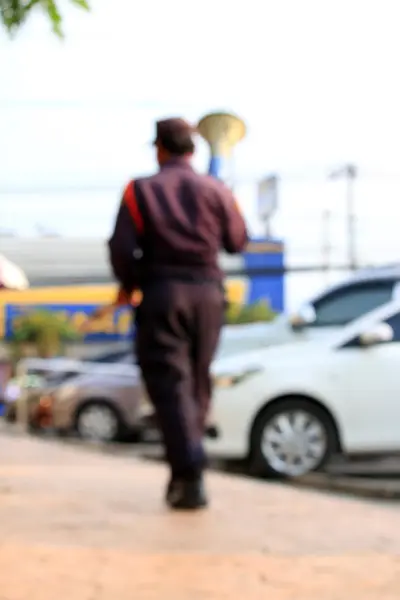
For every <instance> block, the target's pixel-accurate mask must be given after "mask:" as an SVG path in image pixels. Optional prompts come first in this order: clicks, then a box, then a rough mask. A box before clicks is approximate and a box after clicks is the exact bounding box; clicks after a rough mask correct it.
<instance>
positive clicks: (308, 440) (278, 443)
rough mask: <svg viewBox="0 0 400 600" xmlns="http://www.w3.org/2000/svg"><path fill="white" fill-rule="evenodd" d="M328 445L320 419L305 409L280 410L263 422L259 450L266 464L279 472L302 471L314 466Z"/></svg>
mask: <svg viewBox="0 0 400 600" xmlns="http://www.w3.org/2000/svg"><path fill="white" fill-rule="evenodd" d="M326 449H327V437H326V431H325V428H324V426H323V425H322V423H321V422H320V421H319V420H318V419H317V418H316V417H314V416H313V415H311V414H310V413H307V412H305V411H301V410H298V411H291V412H283V413H279V414H278V415H276V416H275V417H273V418H272V419H271V420H270V421H269V422H268V423H267V425H266V427H265V429H264V432H263V435H262V440H261V450H262V453H263V456H264V457H265V459H266V460H267V462H268V464H269V465H270V466H271V467H272V468H273V469H274V471H276V472H278V473H282V474H284V475H289V476H292V477H293V476H299V475H304V474H305V473H308V472H310V471H313V470H314V469H316V468H317V467H318V466H319V465H320V464H321V462H322V460H323V458H324V455H325V452H326Z"/></svg>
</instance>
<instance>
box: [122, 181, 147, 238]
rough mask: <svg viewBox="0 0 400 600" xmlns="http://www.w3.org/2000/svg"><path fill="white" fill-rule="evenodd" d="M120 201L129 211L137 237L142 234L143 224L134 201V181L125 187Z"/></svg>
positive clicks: (135, 200)
mask: <svg viewBox="0 0 400 600" xmlns="http://www.w3.org/2000/svg"><path fill="white" fill-rule="evenodd" d="M122 201H123V202H124V203H125V204H126V206H127V208H128V210H129V213H130V215H131V217H132V220H133V222H134V224H135V226H136V230H137V232H138V234H139V235H140V234H142V233H143V231H144V223H143V217H142V215H141V213H140V210H139V207H138V203H137V199H136V190H135V182H134V181H130V182H129V183H128V185H127V186H126V188H125V191H124V195H123V200H122Z"/></svg>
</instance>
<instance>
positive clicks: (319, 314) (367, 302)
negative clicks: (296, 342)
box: [312, 282, 393, 327]
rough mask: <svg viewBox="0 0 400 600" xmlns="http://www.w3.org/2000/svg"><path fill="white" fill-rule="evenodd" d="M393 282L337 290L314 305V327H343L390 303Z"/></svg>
mask: <svg viewBox="0 0 400 600" xmlns="http://www.w3.org/2000/svg"><path fill="white" fill-rule="evenodd" d="M392 292H393V282H384V283H380V282H376V283H369V284H362V285H357V286H348V287H346V288H342V289H339V290H335V291H334V292H332V293H331V294H328V295H327V296H324V297H323V298H320V299H319V300H317V301H316V302H315V303H314V309H315V321H314V322H313V323H312V325H314V326H319V327H322V326H335V325H336V326H341V325H346V324H347V323H349V322H350V321H353V320H355V319H358V318H359V317H361V316H362V315H363V314H366V313H368V312H370V311H371V310H374V309H375V308H377V307H378V306H381V305H382V304H385V303H386V302H389V301H390V300H391V298H392Z"/></svg>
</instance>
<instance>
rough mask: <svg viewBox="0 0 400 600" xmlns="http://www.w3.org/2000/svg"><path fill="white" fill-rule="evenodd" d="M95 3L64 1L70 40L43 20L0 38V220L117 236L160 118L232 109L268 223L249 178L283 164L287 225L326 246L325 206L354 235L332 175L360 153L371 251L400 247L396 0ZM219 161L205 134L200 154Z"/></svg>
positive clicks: (248, 188)
mask: <svg viewBox="0 0 400 600" xmlns="http://www.w3.org/2000/svg"><path fill="white" fill-rule="evenodd" d="M91 3H92V6H93V10H92V12H91V13H89V14H85V13H83V12H81V11H79V10H76V9H72V8H66V9H65V11H64V14H65V33H66V40H65V41H64V42H60V41H59V40H57V39H55V38H54V37H53V36H52V35H51V34H50V33H49V28H48V24H47V23H46V21H44V20H42V19H41V18H35V19H33V20H32V21H31V22H30V23H29V24H28V25H27V26H26V27H25V28H24V29H23V30H22V31H21V32H20V33H19V34H18V36H17V37H16V39H15V40H13V41H12V42H11V41H9V40H8V39H7V38H6V36H5V34H4V33H1V34H0V56H1V80H0V81H1V85H0V160H1V163H0V164H1V169H0V203H1V205H0V217H1V218H0V225H1V226H3V227H12V226H13V225H14V223H15V221H16V220H18V223H19V230H20V231H21V232H22V233H25V234H28V233H30V232H31V231H32V228H33V226H34V224H35V223H36V222H42V223H46V224H47V225H49V226H50V227H54V228H55V229H58V230H60V231H63V232H66V233H69V234H77V235H83V234H85V233H87V234H88V235H106V233H108V230H109V227H110V226H111V221H112V218H113V215H114V213H115V207H116V203H117V200H118V193H119V189H120V188H121V187H122V186H123V184H124V182H125V181H126V179H127V178H129V177H131V176H134V175H139V174H142V173H146V172H148V171H151V170H153V169H154V168H155V165H154V157H153V153H152V149H151V147H150V146H149V140H151V138H152V136H153V121H154V119H156V118H160V117H163V116H171V115H172V116H175V115H180V114H181V115H183V116H185V117H186V118H188V119H191V120H193V121H195V120H197V119H198V118H199V117H201V116H202V115H203V114H204V113H206V112H208V111H210V110H218V109H223V110H233V111H235V112H236V113H238V114H240V115H241V116H243V118H244V119H245V120H246V122H247V125H248V135H247V138H246V140H245V141H244V142H243V143H242V144H241V145H240V147H239V148H238V149H237V152H236V156H235V165H236V167H235V172H236V177H237V179H238V182H239V183H238V186H237V190H238V195H239V198H240V200H241V202H242V205H243V207H244V210H245V212H246V215H247V216H248V218H249V221H250V222H251V224H252V228H253V230H254V231H255V232H257V220H256V212H255V211H256V199H255V188H254V185H251V182H254V181H255V180H256V179H257V178H258V177H260V176H262V175H264V174H265V173H268V172H271V171H275V170H276V171H279V172H280V173H281V174H282V176H283V184H282V188H281V213H280V216H279V218H277V220H276V224H275V227H276V229H277V233H279V234H281V235H285V237H286V238H290V240H293V239H294V238H295V237H296V235H297V238H296V239H298V240H299V235H301V236H302V237H306V238H307V241H306V242H302V241H301V240H300V241H298V244H300V246H301V245H302V247H303V246H304V247H305V246H307V244H308V246H310V244H311V245H313V244H314V246H315V244H320V239H321V236H322V229H321V223H320V221H321V210H322V208H323V207H324V206H325V205H326V206H328V208H331V209H332V210H333V212H334V213H335V214H334V216H333V225H332V228H333V229H332V231H333V232H334V233H333V235H334V237H335V238H336V240H338V242H337V244H338V245H340V244H342V241H343V240H341V238H343V235H344V232H345V226H344V222H343V210H344V202H343V199H344V187H343V184H341V183H340V182H339V183H336V184H327V183H326V181H325V177H326V173H327V172H328V171H329V169H330V168H333V167H335V166H337V165H339V164H341V163H343V162H346V161H352V162H355V163H356V164H357V165H359V167H360V179H359V184H358V188H357V190H356V200H357V209H358V212H359V214H360V215H361V217H360V224H359V229H360V252H361V254H362V256H364V255H365V256H366V255H368V256H369V255H371V254H373V253H374V252H375V250H374V248H372V246H374V247H375V246H376V245H378V246H379V247H380V248H381V249H382V248H385V250H384V251H383V250H382V252H383V254H382V252H381V254H382V259H384V258H385V259H386V257H389V255H390V257H391V256H392V255H395V254H396V252H397V250H400V244H399V242H398V241H397V239H398V235H397V227H396V225H397V218H398V217H399V215H400V208H399V198H400V164H399V156H400V148H399V145H400V118H399V107H400V85H399V83H398V60H399V56H400V36H399V27H398V24H399V22H400V5H399V3H398V2H396V1H395V0H381V1H380V2H377V1H376V0H363V1H362V0H302V1H301V2H299V1H298V0H279V1H276V0H263V1H262V2H261V0H247V2H236V3H233V2H232V1H228V0H203V1H202V2H187V1H186V2H184V1H183V0H169V1H168V2H162V1H161V0H147V1H146V2H141V3H139V2H134V1H133V0H112V2H111V1H110V0H92V2H91ZM61 4H67V3H66V2H61ZM207 161H208V151H207V148H206V147H205V145H204V144H201V143H199V152H198V155H197V157H196V166H197V167H198V168H199V169H201V170H205V169H206V168H207ZM249 182H250V183H249ZM66 187H68V188H74V189H75V190H76V191H74V192H72V191H69V192H68V193H66V191H65V188H66ZM46 188H47V193H44V192H45V189H46ZM93 188H100V189H99V190H96V189H93ZM23 190H36V192H37V194H36V195H26V194H16V192H18V191H20V192H21V191H23ZM62 190H64V194H62V195H61V194H59V193H58V192H60V191H62ZM94 204H95V205H96V215H97V217H96V218H95V219H94V220H93V221H92V222H89V221H88V220H89V219H90V214H91V212H93V211H92V209H93V205H94ZM57 213H58V216H57ZM316 220H318V227H317V226H316V225H315V223H316ZM296 221H298V225H296ZM378 223H379V226H378V227H377V224H378ZM335 228H336V229H335ZM299 229H300V230H301V233H300V234H299ZM377 229H378V230H379V231H377ZM382 230H384V233H382ZM372 236H373V237H372ZM361 238H362V239H361ZM308 246H307V247H308ZM310 247H311V246H310ZM371 248H372V249H371ZM343 251H344V250H343V248H342V250H341V251H340V252H343ZM383 255H384V256H383Z"/></svg>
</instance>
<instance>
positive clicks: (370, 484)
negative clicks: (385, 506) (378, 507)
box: [291, 473, 400, 500]
mask: <svg viewBox="0 0 400 600" xmlns="http://www.w3.org/2000/svg"><path fill="white" fill-rule="evenodd" d="M291 484H292V485H293V486H294V487H305V488H312V489H318V490H323V491H329V492H339V493H344V494H348V495H351V496H357V497H363V498H370V499H371V500H400V480H399V479H378V480H377V479H371V478H368V477H341V476H340V475H335V476H332V475H325V474H322V473H321V474H320V473H315V474H312V475H307V476H305V477H301V478H299V479H295V480H294V481H292V482H291Z"/></svg>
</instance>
